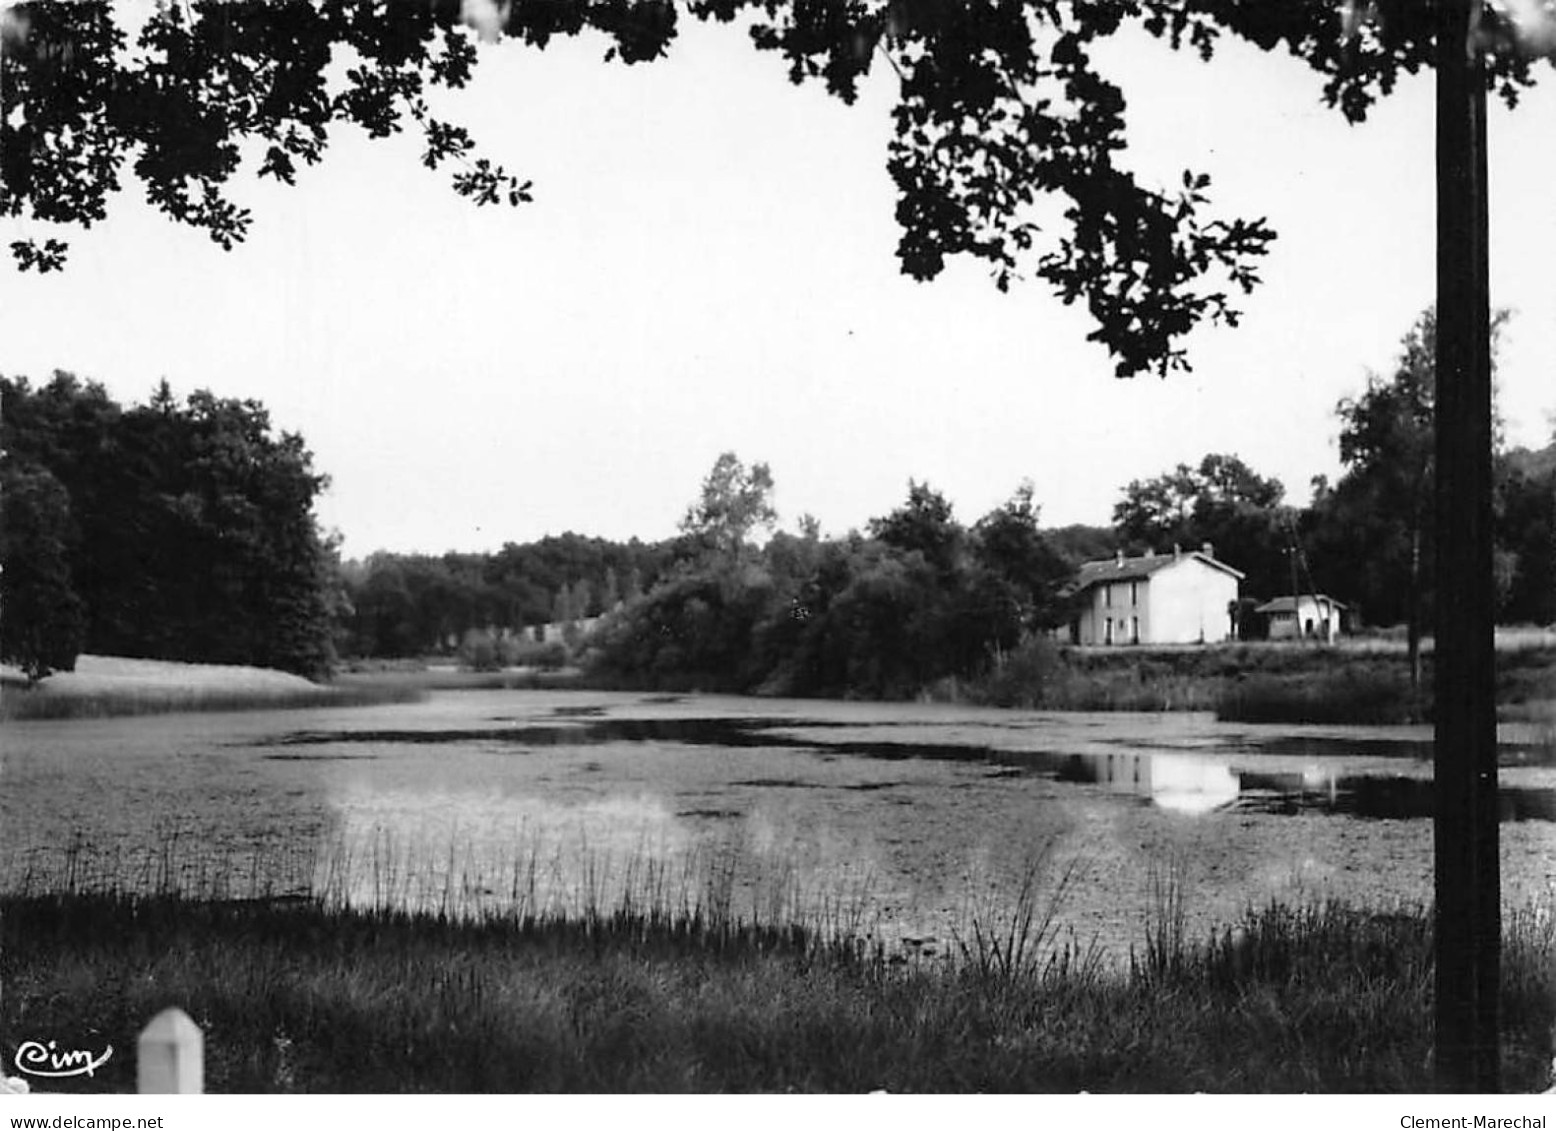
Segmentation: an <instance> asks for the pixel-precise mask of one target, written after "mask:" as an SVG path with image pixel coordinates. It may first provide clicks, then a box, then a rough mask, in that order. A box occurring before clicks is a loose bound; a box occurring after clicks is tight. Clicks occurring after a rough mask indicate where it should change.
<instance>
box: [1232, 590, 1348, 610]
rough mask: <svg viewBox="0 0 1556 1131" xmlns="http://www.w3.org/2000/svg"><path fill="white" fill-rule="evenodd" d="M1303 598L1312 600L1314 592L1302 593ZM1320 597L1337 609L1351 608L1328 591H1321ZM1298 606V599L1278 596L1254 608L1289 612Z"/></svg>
mask: <svg viewBox="0 0 1556 1131" xmlns="http://www.w3.org/2000/svg"><path fill="white" fill-rule="evenodd" d="M1302 599H1303V600H1304V601H1311V600H1312V599H1313V594H1311V593H1304V594H1302ZM1318 599H1319V600H1320V601H1328V602H1329V603H1330V604H1331V605H1333V606H1334V607H1335V608H1337V609H1344V608H1349V607H1350V606H1348V605H1347V604H1346V603H1345V602H1344V601H1336V600H1335V599H1334V598H1333V597H1331V596H1329V595H1328V594H1327V593H1320V594H1319V595H1318ZM1296 607H1297V603H1296V600H1295V599H1294V598H1292V597H1276V598H1275V599H1274V600H1273V601H1266V602H1264V604H1262V605H1260V606H1259V607H1258V608H1257V609H1255V610H1254V612H1256V613H1289V612H1293V611H1295V609H1296Z"/></svg>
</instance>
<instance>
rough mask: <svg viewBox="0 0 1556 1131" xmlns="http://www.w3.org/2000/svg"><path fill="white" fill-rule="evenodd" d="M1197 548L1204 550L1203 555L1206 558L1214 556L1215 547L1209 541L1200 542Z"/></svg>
mask: <svg viewBox="0 0 1556 1131" xmlns="http://www.w3.org/2000/svg"><path fill="white" fill-rule="evenodd" d="M1199 548H1200V550H1201V551H1203V552H1204V555H1205V556H1206V557H1207V558H1213V557H1215V556H1216V548H1215V546H1214V545H1212V544H1211V543H1209V542H1201V543H1200V546H1199Z"/></svg>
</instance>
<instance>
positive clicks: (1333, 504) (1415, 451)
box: [1322, 309, 1508, 687]
mask: <svg viewBox="0 0 1556 1131" xmlns="http://www.w3.org/2000/svg"><path fill="white" fill-rule="evenodd" d="M1507 318H1508V313H1507V312H1506V311H1499V312H1497V313H1496V314H1495V315H1494V317H1493V318H1492V320H1491V327H1490V328H1491V333H1492V349H1493V355H1492V358H1493V364H1494V359H1495V340H1496V336H1497V334H1498V333H1499V332H1500V329H1501V327H1502V326H1503V325H1504V324H1505V323H1506V321H1507ZM1436 398H1437V313H1436V310H1435V309H1428V310H1426V311H1423V312H1422V314H1421V315H1420V317H1419V318H1417V320H1416V322H1415V325H1413V326H1412V327H1411V328H1410V330H1409V332H1408V333H1406V335H1405V336H1404V338H1403V339H1402V340H1401V342H1400V354H1399V360H1398V361H1397V362H1396V364H1395V367H1394V372H1393V375H1392V376H1391V377H1390V378H1389V379H1388V380H1384V379H1383V378H1381V377H1379V376H1378V375H1376V374H1373V375H1372V376H1371V377H1369V379H1368V382H1367V388H1366V390H1365V391H1364V392H1363V393H1362V394H1361V395H1360V396H1359V397H1347V398H1345V399H1344V400H1342V401H1341V402H1340V403H1339V405H1338V406H1336V408H1335V413H1336V415H1337V416H1338V417H1339V418H1340V461H1341V463H1343V464H1344V465H1345V467H1346V474H1345V475H1344V477H1342V478H1341V480H1340V481H1339V482H1338V483H1337V484H1336V485H1335V488H1334V491H1333V494H1332V495H1329V496H1328V497H1327V498H1326V499H1325V500H1323V504H1322V509H1323V511H1324V512H1325V513H1326V514H1327V515H1328V516H1329V523H1328V525H1329V527H1330V531H1329V533H1328V539H1329V541H1330V543H1331V544H1333V543H1335V542H1340V543H1349V548H1348V549H1342V550H1341V551H1340V553H1341V554H1343V555H1344V556H1345V557H1347V558H1348V559H1349V560H1350V561H1351V562H1352V563H1353V568H1354V569H1356V570H1357V577H1358V579H1359V580H1360V581H1361V582H1362V585H1363V589H1362V596H1363V599H1364V602H1365V606H1366V607H1367V608H1368V610H1369V612H1370V615H1371V616H1372V617H1373V618H1375V619H1382V620H1385V621H1394V620H1403V621H1404V622H1405V624H1406V639H1407V650H1408V653H1409V658H1410V676H1411V685H1412V686H1413V687H1414V686H1419V684H1420V676H1421V660H1420V651H1421V636H1422V632H1423V630H1424V628H1425V626H1426V624H1427V623H1428V611H1429V609H1430V607H1431V604H1430V601H1431V592H1432V587H1433V576H1434V573H1435V571H1434V570H1433V568H1432V559H1433V556H1434V554H1435V546H1436V539H1435V536H1434V531H1435V526H1436V523H1435V520H1434V507H1433V499H1434V498H1435V493H1436V492H1435V484H1436V472H1435V468H1436V460H1437V455H1436V439H1435V436H1436V427H1435V426H1436Z"/></svg>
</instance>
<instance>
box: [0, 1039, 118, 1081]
mask: <svg viewBox="0 0 1556 1131" xmlns="http://www.w3.org/2000/svg"><path fill="white" fill-rule="evenodd" d="M58 1046H59V1042H58V1041H50V1042H49V1043H48V1044H47V1045H45V1044H43V1043H42V1042H41V1041H23V1042H22V1044H21V1046H20V1047H19V1048H17V1050H16V1067H17V1069H18V1070H19V1071H21V1072H25V1073H26V1074H27V1075H29V1076H42V1077H47V1078H51V1079H59V1078H61V1077H65V1076H91V1075H92V1074H93V1073H95V1072H96V1071H97V1070H98V1069H99V1068H101V1067H102V1066H103V1065H105V1064H107V1063H108V1058H109V1057H111V1056H112V1055H113V1046H112V1045H109V1046H108V1047H107V1048H105V1049H103V1051H102V1054H101V1055H99V1056H94V1055H93V1054H92V1053H91V1052H89V1051H88V1050H86V1049H61V1048H59V1047H58Z"/></svg>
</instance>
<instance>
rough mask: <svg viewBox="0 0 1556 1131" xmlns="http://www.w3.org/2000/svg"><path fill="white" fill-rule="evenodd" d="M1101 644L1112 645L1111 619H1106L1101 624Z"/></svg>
mask: <svg viewBox="0 0 1556 1131" xmlns="http://www.w3.org/2000/svg"><path fill="white" fill-rule="evenodd" d="M1102 643H1104V644H1111V643H1113V618H1112V617H1108V618H1107V619H1106V620H1104V621H1103V622H1102Z"/></svg>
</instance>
